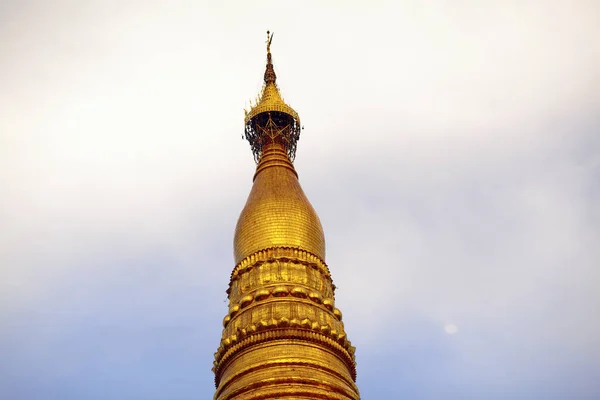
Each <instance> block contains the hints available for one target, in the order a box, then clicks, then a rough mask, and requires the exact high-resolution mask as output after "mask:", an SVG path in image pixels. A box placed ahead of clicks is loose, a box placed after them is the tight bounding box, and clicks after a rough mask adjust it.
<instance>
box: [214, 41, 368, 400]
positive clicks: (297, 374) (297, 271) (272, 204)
mask: <svg viewBox="0 0 600 400" xmlns="http://www.w3.org/2000/svg"><path fill="white" fill-rule="evenodd" d="M272 39H273V36H272V35H271V34H270V33H269V34H268V36H267V67H266V70H265V85H264V87H263V91H262V97H261V99H260V101H259V102H258V104H257V105H255V106H254V107H252V108H251V110H250V111H249V112H247V113H246V119H245V123H246V138H247V139H248V141H249V142H250V145H251V147H252V150H253V152H254V155H255V158H256V159H257V162H258V165H257V166H256V172H255V174H254V178H253V181H254V182H253V184H252V190H251V191H250V195H249V196H248V200H247V201H246V204H245V206H244V208H243V210H242V212H241V214H240V217H239V219H238V222H237V225H236V228H235V234H234V240H233V254H234V262H235V267H234V268H233V272H232V273H231V277H230V280H229V288H228V289H227V297H228V299H229V310H228V312H227V314H226V315H225V318H223V333H222V336H221V341H220V343H219V347H218V348H217V351H216V353H215V361H214V364H213V371H214V373H215V386H216V391H215V395H214V400H266V399H279V398H281V399H290V400H291V399H295V400H300V399H302V400H304V399H306V400H308V399H321V400H359V399H360V395H359V392H358V388H357V386H356V383H355V381H356V363H355V357H354V350H355V349H354V346H352V344H351V343H350V340H348V337H347V336H346V332H345V328H344V323H343V322H342V312H341V311H340V310H339V309H338V308H337V307H336V304H335V285H334V284H333V280H332V277H331V273H330V271H329V267H328V266H327V264H326V263H325V235H324V233H323V227H322V226H321V222H320V220H319V217H318V215H317V213H316V211H315V209H314V208H313V207H312V205H311V204H310V202H309V201H308V198H307V197H306V195H305V194H304V191H303V190H302V187H301V186H300V182H299V181H298V174H297V173H296V170H295V168H294V165H293V164H292V159H293V155H294V154H295V144H296V141H297V140H298V135H299V130H300V128H299V127H300V119H299V117H298V114H297V113H296V112H295V111H294V110H293V109H292V108H291V107H289V106H288V105H287V104H285V103H284V102H283V100H282V99H281V96H280V95H279V90H278V88H277V86H276V84H275V81H276V76H275V71H274V70H273V63H272V60H271V40H272Z"/></svg>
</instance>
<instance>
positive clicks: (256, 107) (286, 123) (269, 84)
mask: <svg viewBox="0 0 600 400" xmlns="http://www.w3.org/2000/svg"><path fill="white" fill-rule="evenodd" d="M272 41H273V32H271V31H267V41H266V44H267V66H266V69H265V74H264V82H265V84H264V86H263V89H262V93H261V95H260V98H259V99H257V101H256V103H254V104H252V103H251V104H250V110H248V111H247V112H246V113H245V116H244V123H245V125H246V127H245V137H246V139H247V140H248V142H250V146H251V147H252V153H254V159H255V161H256V162H258V160H259V158H260V156H261V154H262V147H263V144H265V143H267V142H275V141H278V142H281V143H282V144H283V145H284V147H285V149H286V151H287V153H288V157H289V158H290V160H292V161H293V160H294V156H295V155H296V142H297V141H298V139H299V137H300V129H301V128H300V126H301V125H300V117H299V116H298V113H297V112H296V111H294V109H293V108H292V107H290V106H288V105H287V104H286V103H285V101H283V99H282V98H281V94H280V93H279V88H278V87H277V84H276V80H277V76H276V75H275V70H274V68H273V60H272V58H271V42H272Z"/></svg>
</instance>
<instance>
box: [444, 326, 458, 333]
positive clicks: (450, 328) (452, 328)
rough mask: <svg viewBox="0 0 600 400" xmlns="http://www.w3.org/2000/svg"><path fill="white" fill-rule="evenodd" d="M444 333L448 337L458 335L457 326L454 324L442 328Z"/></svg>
mask: <svg viewBox="0 0 600 400" xmlns="http://www.w3.org/2000/svg"><path fill="white" fill-rule="evenodd" d="M444 331H445V332H446V333H447V334H448V335H454V334H455V333H458V326H456V325H454V324H446V326H444Z"/></svg>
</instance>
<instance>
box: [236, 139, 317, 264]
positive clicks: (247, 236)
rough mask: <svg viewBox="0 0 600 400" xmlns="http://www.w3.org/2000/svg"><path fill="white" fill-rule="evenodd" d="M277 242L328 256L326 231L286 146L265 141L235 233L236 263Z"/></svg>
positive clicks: (274, 245) (278, 244)
mask: <svg viewBox="0 0 600 400" xmlns="http://www.w3.org/2000/svg"><path fill="white" fill-rule="evenodd" d="M276 246H285V247H298V248H301V249H303V250H306V251H308V252H310V253H313V254H314V255H316V256H318V257H319V258H321V260H323V261H324V260H325V235H324V234H323V228H322V227H321V222H320V221H319V217H318V216H317V213H316V212H315V210H314V208H313V207H312V205H311V204H310V202H309V201H308V199H307V198H306V195H305V194H304V191H303V190H302V187H301V186H300V183H299V182H298V175H297V173H296V171H295V169H294V166H293V164H292V163H291V162H290V160H289V158H288V156H287V154H286V151H285V149H284V146H283V145H282V144H281V143H279V142H272V143H269V144H266V145H265V146H264V148H263V152H262V156H261V159H260V162H259V163H258V166H257V168H256V174H255V175H254V184H253V186H252V190H251V191H250V195H249V196H248V200H247V202H246V205H245V207H244V209H243V210H242V213H241V215H240V218H239V219H238V222H237V226H236V229H235V236H234V245H233V248H234V257H235V262H236V264H237V263H239V262H240V261H241V260H243V259H244V258H245V257H247V256H249V255H251V254H254V253H255V252H257V251H259V250H262V249H266V248H270V247H276Z"/></svg>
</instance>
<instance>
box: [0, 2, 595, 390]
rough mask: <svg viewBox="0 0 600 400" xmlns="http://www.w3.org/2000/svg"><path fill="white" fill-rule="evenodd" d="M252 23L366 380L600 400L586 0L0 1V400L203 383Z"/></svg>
mask: <svg viewBox="0 0 600 400" xmlns="http://www.w3.org/2000/svg"><path fill="white" fill-rule="evenodd" d="M367 3H369V5H368V6H367V5H366V4H367ZM267 29H270V30H271V31H274V32H275V37H274V39H273V44H272V52H273V60H274V63H275V69H276V72H277V76H278V84H279V86H280V88H281V91H282V94H283V96H284V98H285V99H286V101H287V102H288V103H289V104H290V105H291V106H292V107H294V109H296V110H297V111H298V112H299V114H300V117H301V119H302V123H303V125H304V127H305V129H304V130H303V131H302V136H301V139H300V141H299V143H298V152H297V158H296V162H295V165H296V169H297V171H298V173H299V176H300V181H301V183H302V186H303V188H304V190H305V192H306V194H307V196H308V198H309V199H310V200H311V202H312V204H313V206H314V207H315V208H316V210H317V212H318V213H319V216H320V218H321V221H322V223H323V227H324V230H325V235H326V239H327V263H328V264H329V266H330V269H331V271H332V274H333V279H334V282H335V284H336V286H337V287H338V290H337V292H336V300H337V304H338V306H339V307H340V308H341V310H342V311H343V313H344V321H345V324H346V329H347V332H348V335H349V338H350V339H351V340H352V342H353V344H354V345H355V346H356V347H357V361H358V386H359V389H360V390H361V394H362V397H363V399H365V400H367V399H400V398H402V399H434V400H435V399H486V400H487V399H509V398H510V399H524V400H525V399H527V400H529V399H542V398H543V399H598V398H600V379H599V377H600V311H599V309H600V250H599V241H600V73H599V72H598V71H600V46H599V45H598V41H599V38H600V5H599V3H598V2H597V1H593V0H590V1H583V0H582V1H573V0H565V1H552V0H546V1H533V0H532V1H523V0H519V1H508V0H506V1H484V0H472V1H467V0H464V1H463V0H454V1H417V0H413V1H395V2H383V1H372V2H361V3H355V2H348V1H344V2H342V1H339V2H331V1H330V2H323V1H318V2H317V1H315V2H306V1H303V2H300V1H298V2H285V1H272V2H268V1H264V2H251V1H246V2H230V1H223V2H216V1H211V2H202V1H169V2H167V1H114V2H113V1H95V0H94V1H89V0H88V1H50V0H48V1H41V0H40V1H21V2H12V1H0V398H2V399H6V400H12V399H20V400H38V399H46V400H54V399H56V400H82V399H86V400H96V399H113V400H162V399H178V400H188V399H189V400H192V399H209V398H211V397H212V395H213V393H214V385H213V375H212V372H211V370H210V369H211V367H212V361H213V353H214V351H215V350H216V348H217V346H218V343H219V340H220V335H221V328H222V325H221V321H222V318H223V317H224V315H225V313H226V311H227V304H226V294H225V290H226V289H227V285H228V282H229V275H230V273H231V270H232V269H233V267H234V264H233V262H234V261H233V255H232V241H233V230H234V227H235V223H236V221H237V217H238V216H239V213H240V211H241V209H242V207H243V205H244V203H245V201H246V198H247V196H248V193H249V191H250V187H251V184H252V175H253V173H254V168H255V164H254V161H253V158H252V154H251V151H250V147H249V145H248V143H247V142H245V141H243V140H242V138H241V135H242V134H243V116H244V114H243V108H244V107H248V105H249V103H250V100H254V99H255V97H256V95H257V94H258V93H259V91H260V88H261V84H262V74H263V72H264V64H265V39H266V30H267Z"/></svg>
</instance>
